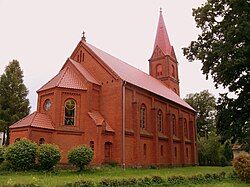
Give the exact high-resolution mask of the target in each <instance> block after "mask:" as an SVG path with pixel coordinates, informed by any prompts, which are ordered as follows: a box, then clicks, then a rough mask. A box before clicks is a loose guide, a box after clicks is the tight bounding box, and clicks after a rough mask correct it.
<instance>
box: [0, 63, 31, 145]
mask: <svg viewBox="0 0 250 187" xmlns="http://www.w3.org/2000/svg"><path fill="white" fill-rule="evenodd" d="M27 95H28V90H27V88H26V86H25V85H24V83H23V71H22V70H21V68H20V65H19V62H18V61H17V60H13V61H12V62H10V63H9V65H8V66H6V68H5V71H4V73H3V74H2V75H1V77H0V125H2V126H4V133H5V134H6V140H4V144H5V145H8V144H9V126H10V125H12V124H13V123H15V122H17V121H18V120H19V119H21V118H23V117H25V116H26V115H28V114H29V112H30V107H29V100H28V99H27Z"/></svg>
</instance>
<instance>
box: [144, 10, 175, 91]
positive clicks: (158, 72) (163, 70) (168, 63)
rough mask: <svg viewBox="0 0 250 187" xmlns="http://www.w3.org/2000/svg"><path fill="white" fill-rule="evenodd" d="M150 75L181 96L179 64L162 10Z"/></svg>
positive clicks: (151, 59) (150, 62)
mask: <svg viewBox="0 0 250 187" xmlns="http://www.w3.org/2000/svg"><path fill="white" fill-rule="evenodd" d="M149 73H150V75H151V76H153V77H155V78H156V79H158V80H160V81H161V82H162V83H163V84H165V85H166V86H167V87H168V88H170V89H171V90H173V91H174V92H175V93H176V94H178V95H180V89H179V76H178V62H177V59H176V56H175V52H174V48H173V46H172V45H171V43H170V41H169V37H168V33H167V29H166V27H165V23H164V20H163V16H162V10H160V16H159V22H158V27H157V32H156V38H155V44H154V50H153V54H152V56H151V58H150V59H149Z"/></svg>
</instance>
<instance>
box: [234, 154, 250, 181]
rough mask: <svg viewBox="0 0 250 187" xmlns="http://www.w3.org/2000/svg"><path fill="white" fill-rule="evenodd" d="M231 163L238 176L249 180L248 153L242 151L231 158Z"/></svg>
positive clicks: (249, 158) (249, 157) (249, 161)
mask: <svg viewBox="0 0 250 187" xmlns="http://www.w3.org/2000/svg"><path fill="white" fill-rule="evenodd" d="M232 163H233V167H234V169H235V171H236V173H237V175H238V176H239V178H240V179H241V180H243V181H245V182H250V154H249V153H246V152H242V153H240V154H239V155H238V156H237V157H235V158H234V159H233V162H232Z"/></svg>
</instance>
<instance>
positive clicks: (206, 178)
mask: <svg viewBox="0 0 250 187" xmlns="http://www.w3.org/2000/svg"><path fill="white" fill-rule="evenodd" d="M225 174H226V173H225V172H220V173H213V174H209V173H208V174H198V175H192V176H189V177H183V176H180V175H175V176H171V177H168V178H162V177H160V176H152V177H143V178H122V179H111V178H106V179H102V180H101V181H100V182H92V181H85V180H80V181H78V182H73V183H68V184H66V186H67V187H78V186H79V187H80V186H86V187H91V186H103V187H114V186H175V185H183V184H188V186H189V185H190V184H206V183H210V182H213V181H215V180H222V179H225Z"/></svg>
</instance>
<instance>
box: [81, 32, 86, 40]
mask: <svg viewBox="0 0 250 187" xmlns="http://www.w3.org/2000/svg"><path fill="white" fill-rule="evenodd" d="M82 40H83V41H85V42H86V37H85V32H84V31H83V32H82Z"/></svg>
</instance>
